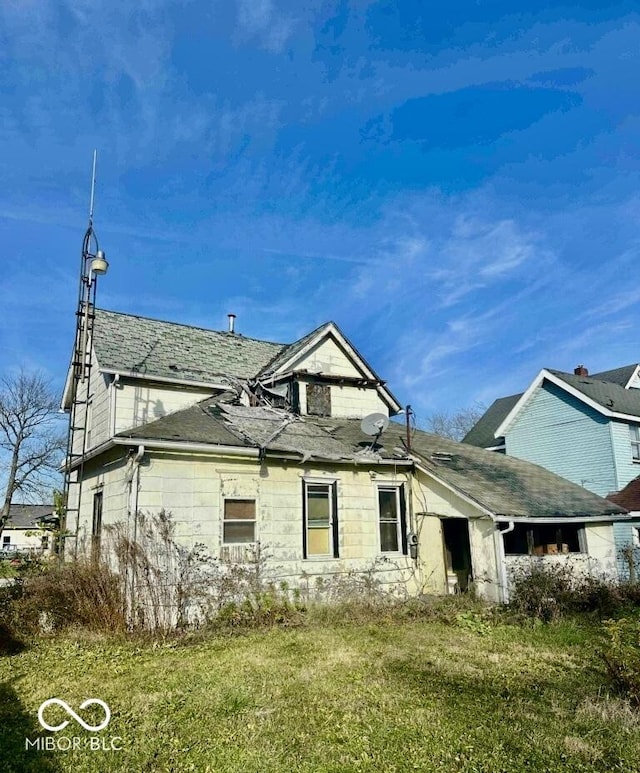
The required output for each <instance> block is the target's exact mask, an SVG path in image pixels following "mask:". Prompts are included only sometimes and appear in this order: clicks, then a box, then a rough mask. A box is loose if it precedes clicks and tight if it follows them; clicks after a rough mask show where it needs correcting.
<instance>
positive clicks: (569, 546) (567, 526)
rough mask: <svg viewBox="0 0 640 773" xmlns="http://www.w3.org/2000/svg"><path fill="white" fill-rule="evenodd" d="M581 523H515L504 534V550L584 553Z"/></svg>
mask: <svg viewBox="0 0 640 773" xmlns="http://www.w3.org/2000/svg"><path fill="white" fill-rule="evenodd" d="M583 529H584V524H582V523H544V524H539V525H538V524H535V525H533V524H529V523H516V525H515V529H514V530H513V531H510V532H509V533H508V534H505V535H504V552H505V553H507V554H509V555H533V556H544V555H555V554H558V553H584V552H586V551H585V550H583V549H582V543H583V540H584V532H583Z"/></svg>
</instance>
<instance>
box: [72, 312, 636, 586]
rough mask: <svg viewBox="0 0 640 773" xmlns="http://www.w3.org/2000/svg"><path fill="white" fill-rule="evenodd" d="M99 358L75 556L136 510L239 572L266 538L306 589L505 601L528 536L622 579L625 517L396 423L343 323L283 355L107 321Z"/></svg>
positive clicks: (78, 461) (531, 469) (78, 375)
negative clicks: (360, 584) (373, 581)
mask: <svg viewBox="0 0 640 773" xmlns="http://www.w3.org/2000/svg"><path fill="white" fill-rule="evenodd" d="M80 333H82V331H80ZM78 340H83V336H82V335H80V336H79V339H78ZM86 347H87V349H86V355H87V363H88V364H90V368H83V369H81V370H80V371H79V370H78V368H75V370H74V366H73V363H72V367H70V370H69V375H68V378H67V384H66V388H65V394H64V401H63V405H64V407H65V409H67V410H70V411H71V412H72V416H73V417H74V418H73V432H72V444H71V446H72V447H71V453H70V455H69V457H68V468H69V470H70V481H69V486H68V489H69V491H68V494H69V501H68V511H67V518H66V540H65V543H66V549H65V552H66V554H67V555H73V554H79V553H80V552H81V551H83V550H90V549H93V550H94V551H96V550H97V551H99V550H100V548H101V543H102V541H103V537H104V530H105V526H106V525H107V524H115V523H120V524H123V525H124V527H125V528H127V529H129V530H131V531H132V530H133V529H134V523H135V516H136V513H138V512H151V513H154V512H156V513H157V512H159V511H160V510H162V509H164V510H165V511H169V512H171V514H172V517H173V519H174V523H175V525H176V535H177V538H178V539H179V540H180V541H181V542H182V543H183V544H184V545H186V546H193V545H195V544H196V543H201V544H204V545H205V547H206V548H207V550H208V551H209V552H210V553H211V554H212V555H213V556H216V557H217V558H219V560H221V561H222V562H242V561H244V560H245V559H246V556H247V550H248V548H249V549H250V548H251V547H252V546H255V545H256V544H258V543H259V544H260V545H261V547H262V548H264V549H265V554H266V555H267V556H268V570H269V572H270V573H271V576H272V577H273V578H274V579H278V580H286V581H287V582H288V583H289V584H290V585H292V586H293V585H296V584H298V583H299V582H300V581H301V578H302V577H303V576H304V577H306V578H309V577H311V578H317V577H322V578H330V577H335V576H340V575H344V574H347V573H353V572H364V571H368V570H374V571H375V572H376V573H377V577H378V579H379V580H380V582H381V583H382V584H383V585H384V586H385V587H387V588H389V589H398V590H400V591H402V592H405V593H421V592H427V591H428V592H436V593H437V592H440V593H445V592H448V591H450V590H452V589H455V588H457V589H465V588H467V587H468V586H469V584H470V583H474V585H475V586H476V587H477V588H478V591H479V592H480V593H481V594H482V595H484V596H485V597H487V598H490V599H494V600H501V599H504V598H505V595H506V592H507V591H506V588H507V579H506V577H507V574H506V572H507V568H508V567H507V564H508V560H507V559H505V550H504V545H505V542H504V541H505V540H512V539H513V538H514V537H513V534H514V533H516V532H518V533H519V531H520V529H522V528H525V527H526V526H527V525H529V527H530V528H533V525H535V529H536V535H537V536H536V539H537V540H538V541H539V540H544V541H545V544H550V543H554V544H556V548H557V552H558V553H560V554H562V553H566V554H571V555H575V556H578V557H580V558H581V559H583V561H582V565H583V566H585V567H586V569H587V570H588V571H598V572H601V571H605V572H606V571H609V572H611V571H615V556H614V553H613V551H612V550H611V542H612V539H611V534H612V523H613V522H614V521H616V520H618V519H621V518H625V517H626V514H625V511H624V510H623V509H622V508H620V507H619V506H617V505H615V504H614V503H612V502H607V501H605V500H603V499H601V498H600V497H598V496H596V495H594V494H592V493H591V492H589V491H587V490H585V489H584V488H581V487H580V486H575V485H574V484H572V483H570V482H568V481H565V480H563V479H562V478H558V477H557V476H556V475H553V474H552V473H550V472H548V471H547V470H545V469H543V468H541V467H538V466H536V465H532V464H529V463H527V462H523V461H520V460H518V459H512V458H505V457H503V456H499V455H496V454H491V453H488V452H486V451H484V450H482V449H477V448H472V447H470V446H468V445H462V444H459V443H455V442H453V441H450V440H446V439H443V438H440V437H437V436H435V435H430V434H428V433H425V432H420V431H416V430H413V429H412V428H411V427H410V424H409V422H406V421H404V420H402V421H400V422H397V421H396V422H394V421H391V423H389V419H390V418H392V417H393V416H398V415H400V416H401V406H400V403H399V401H398V400H397V398H396V397H395V396H394V395H393V394H392V392H391V391H390V390H389V388H388V387H387V385H386V384H385V382H384V381H383V380H382V379H381V378H380V376H378V374H377V373H376V372H375V371H374V369H373V368H372V367H371V366H370V365H369V363H368V362H367V361H366V360H365V359H364V357H363V356H362V354H361V353H360V352H358V351H357V349H356V348H355V347H354V346H353V344H352V343H351V342H350V341H349V340H348V339H347V338H346V337H345V335H344V334H343V333H342V332H341V330H340V329H339V328H338V327H337V325H335V324H334V323H332V322H329V323H326V324H324V325H322V326H320V327H319V328H317V329H316V330H314V331H312V332H311V333H309V334H308V335H306V336H304V337H303V338H301V339H300V340H298V341H295V342H294V343H292V344H276V343H272V342H268V341H260V340H256V339H251V338H246V337H244V336H242V335H240V334H238V333H237V332H235V330H234V329H233V328H232V327H231V326H230V329H229V330H227V331H215V330H205V329H201V328H194V327H190V326H187V325H180V324H176V323H172V322H163V321H159V320H154V319H147V318H143V317H138V316H134V315H128V314H119V313H114V312H110V311H104V310H100V309H96V310H95V319H94V322H93V325H92V328H91V335H87V337H86ZM74 358H75V359H74V362H77V355H74ZM75 408H78V410H75ZM72 409H73V410H72ZM363 418H364V419H365V422H364V424H363ZM401 418H402V417H401Z"/></svg>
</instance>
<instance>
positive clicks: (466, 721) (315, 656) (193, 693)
mask: <svg viewBox="0 0 640 773" xmlns="http://www.w3.org/2000/svg"><path fill="white" fill-rule="evenodd" d="M480 623H481V621H478V620H476V619H475V618H474V617H473V616H472V615H466V616H463V617H462V619H461V620H459V621H458V624H457V625H444V624H442V623H439V622H434V621H427V622H425V621H407V622H404V623H401V624H400V623H397V622H395V623H393V622H387V623H382V624H377V623H371V622H369V623H367V624H355V623H354V624H341V625H338V624H325V625H322V626H321V625H309V626H306V627H302V628H296V629H288V630H282V629H276V628H274V629H269V630H266V631H265V630H257V631H251V632H248V633H246V634H245V635H243V636H237V637H229V636H227V637H218V638H215V637H211V638H208V639H202V640H199V641H195V640H194V641H192V642H191V643H189V642H186V643H185V642H184V641H169V642H165V643H164V644H157V643H156V644H155V645H154V644H141V643H136V642H134V641H130V640H125V639H122V640H118V639H114V638H107V637H99V636H94V637H87V636H84V637H82V638H77V637H75V638H74V637H73V636H70V635H66V636H59V637H56V638H53V639H50V640H47V641H42V642H41V643H40V644H38V645H37V646H35V647H34V648H33V649H31V650H28V651H24V652H22V653H19V654H16V655H13V656H10V657H4V658H0V683H1V684H2V688H1V691H0V768H1V769H2V770H3V771H7V772H9V771H29V770H33V771H74V772H79V773H84V772H85V771H86V772H89V771H96V772H99V773H104V772H105V771H135V772H138V771H149V772H150V773H151V772H152V773H162V772H163V771H172V772H177V771H203V772H204V771H209V772H210V773H219V772H221V771H225V772H226V771H238V773H240V771H242V773H247V771H256V772H258V771H259V772H260V773H272V772H273V773H276V772H277V771H286V772H287V773H289V772H290V771H295V773H307V772H308V773H318V772H319V771H321V772H324V771H336V773H337V772H338V771H340V772H341V773H343V772H344V771H372V772H373V771H376V773H379V772H380V771H384V772H385V773H393V771H425V772H428V771H447V773H452V772H458V771H459V772H460V773H462V772H463V771H464V773H484V772H486V773H501V772H503V773H507V772H508V771H509V772H510V771H513V772H514V773H516V772H517V773H521V772H522V771H549V772H550V773H551V772H553V773H562V772H564V771H567V772H568V771H571V772H575V773H578V772H581V771H590V770H593V771H602V772H603V773H605V772H606V773H610V772H612V771H624V773H629V772H630V771H637V770H640V767H639V762H638V761H639V760H640V716H639V715H638V714H637V713H634V711H632V710H631V709H630V708H629V707H628V706H627V704H625V703H624V702H622V701H620V700H617V699H615V698H613V697H608V696H607V694H606V692H605V690H604V688H603V687H602V685H603V683H604V676H603V674H602V673H601V671H600V670H599V667H597V666H596V662H597V661H596V660H595V657H594V652H595V648H596V632H595V629H593V628H588V627H581V626H579V625H577V624H576V623H561V624H557V625H552V626H537V627H531V628H522V627H517V626H509V625H496V626H484V625H481V624H480ZM51 697H58V698H61V699H63V700H65V701H66V702H67V703H68V704H69V705H70V706H72V707H73V708H75V709H77V708H78V707H79V705H80V703H82V702H83V701H84V700H86V699H87V698H100V699H102V700H104V701H106V702H107V703H108V704H109V706H110V707H111V711H112V719H111V723H110V725H109V726H108V727H107V728H106V729H105V730H103V731H102V732H101V733H100V734H95V735H99V736H101V737H104V738H112V737H114V736H118V737H121V738H122V747H123V748H122V749H121V750H119V751H88V750H86V749H77V750H73V749H71V750H68V751H52V752H49V753H47V752H39V751H36V750H34V749H29V750H28V751H27V750H25V737H28V738H30V739H34V738H36V737H37V736H38V735H39V734H42V735H46V733H45V731H43V730H42V729H39V725H38V720H37V712H38V707H39V705H40V704H41V703H42V702H43V701H44V700H46V699H48V698H51ZM57 711H58V709H57V708H56V707H53V708H52V709H51V718H52V720H55V721H56V722H57V721H62V720H63V719H65V718H68V717H66V715H65V714H64V712H62V710H61V709H60V710H59V713H56V712H57ZM80 713H81V714H82V715H83V716H93V715H92V714H91V712H90V710H89V709H86V710H85V711H84V712H80ZM96 716H99V715H96ZM50 735H57V736H61V735H66V736H71V735H77V736H79V737H81V738H85V737H86V736H88V735H90V733H88V732H86V731H84V730H82V729H81V728H80V727H79V726H78V725H77V724H75V722H71V723H70V724H69V726H68V727H67V728H66V729H65V730H64V731H60V732H59V733H57V734H50Z"/></svg>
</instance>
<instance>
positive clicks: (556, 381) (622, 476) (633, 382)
mask: <svg viewBox="0 0 640 773" xmlns="http://www.w3.org/2000/svg"><path fill="white" fill-rule="evenodd" d="M463 442H464V443H468V444H470V445H474V446H480V447H482V448H487V449H491V450H493V451H498V452H500V453H505V454H508V455H509V456H515V457H518V458H519V459H524V460H526V461H529V462H534V463H535V464H539V465H540V466H542V467H546V468H547V469H548V470H551V472H555V473H556V474H557V475H561V476H562V477H563V478H566V479H567V480H570V481H573V482H574V483H577V484H579V485H581V486H583V487H584V488H586V489H589V490H590V491H593V492H594V493H595V494H599V495H600V496H603V497H606V496H607V495H608V494H615V493H616V492H619V491H621V489H623V488H625V486H627V484H629V483H630V482H631V481H632V480H634V479H635V478H637V477H638V476H639V475H640V364H638V363H634V364H632V365H627V366H625V367H622V368H617V369H615V370H609V371H603V372H602V373H595V374H594V375H592V376H589V373H588V371H587V369H586V368H585V367H583V366H582V365H581V366H579V367H577V368H576V369H575V370H574V372H573V373H563V372H562V371H558V370H549V369H543V370H541V371H540V373H539V374H538V375H537V376H536V378H535V379H534V380H533V382H532V383H531V385H530V386H529V388H528V389H527V390H526V392H523V393H521V394H517V395H512V396H510V397H503V398H500V399H499V400H496V401H495V402H494V403H493V404H492V405H491V407H490V408H489V409H488V410H487V412H486V413H485V414H484V416H482V418H481V419H480V420H479V421H478V422H477V424H476V425H475V426H474V427H473V428H472V429H471V430H470V431H469V432H468V433H467V435H466V436H465V438H464V439H463ZM638 527H640V521H637V522H635V521H626V522H620V523H616V524H615V525H614V534H615V540H616V548H617V550H618V552H619V551H620V550H621V549H622V548H625V547H629V546H633V545H636V544H637V535H638ZM618 567H619V571H620V572H621V575H622V576H626V575H627V573H628V570H627V567H626V565H625V563H624V561H623V560H622V559H620V560H619V562H618Z"/></svg>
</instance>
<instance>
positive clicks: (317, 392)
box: [307, 384, 331, 416]
mask: <svg viewBox="0 0 640 773" xmlns="http://www.w3.org/2000/svg"><path fill="white" fill-rule="evenodd" d="M307 413H308V415H309V416H331V387H330V386H329V385H328V384H307Z"/></svg>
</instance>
